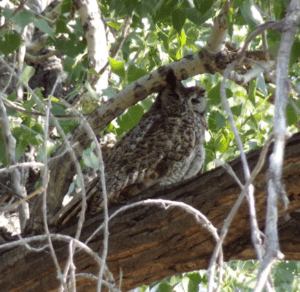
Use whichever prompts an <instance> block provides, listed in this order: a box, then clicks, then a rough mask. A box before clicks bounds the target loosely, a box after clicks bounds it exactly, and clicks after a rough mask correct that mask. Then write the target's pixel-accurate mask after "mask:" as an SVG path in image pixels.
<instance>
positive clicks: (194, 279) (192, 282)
mask: <svg viewBox="0 0 300 292" xmlns="http://www.w3.org/2000/svg"><path fill="white" fill-rule="evenodd" d="M187 277H188V278H189V284H188V291H189V292H198V285H199V283H200V282H202V279H201V277H200V275H199V273H198V272H191V273H189V274H188V275H187Z"/></svg>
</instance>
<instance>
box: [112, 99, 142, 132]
mask: <svg viewBox="0 0 300 292" xmlns="http://www.w3.org/2000/svg"><path fill="white" fill-rule="evenodd" d="M143 115H144V109H143V107H142V106H141V105H139V104H136V105H134V106H132V107H131V108H130V109H129V110H128V111H127V112H126V113H125V114H123V115H122V116H121V117H118V118H117V123H118V124H119V126H120V128H119V129H117V130H116V131H117V134H118V135H121V134H123V133H124V132H125V131H129V130H131V129H132V128H133V127H135V126H136V125H137V124H138V123H139V121H140V119H141V117H142V116H143Z"/></svg>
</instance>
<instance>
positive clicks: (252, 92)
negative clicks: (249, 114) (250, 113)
mask: <svg viewBox="0 0 300 292" xmlns="http://www.w3.org/2000/svg"><path fill="white" fill-rule="evenodd" d="M256 84H257V80H256V79H255V80H251V81H250V85H249V100H250V101H251V103H252V104H253V105H254V106H256V102H255V96H256Z"/></svg>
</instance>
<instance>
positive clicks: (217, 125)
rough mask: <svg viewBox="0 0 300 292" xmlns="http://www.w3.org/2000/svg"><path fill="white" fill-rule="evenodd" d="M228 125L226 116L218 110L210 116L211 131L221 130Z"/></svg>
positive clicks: (209, 125)
mask: <svg viewBox="0 0 300 292" xmlns="http://www.w3.org/2000/svg"><path fill="white" fill-rule="evenodd" d="M225 126H226V119H225V117H224V116H223V115H222V114H220V113H219V112H218V111H213V112H211V113H210V115H209V116H208V127H209V129H210V130H211V131H215V130H220V129H222V128H223V127H225Z"/></svg>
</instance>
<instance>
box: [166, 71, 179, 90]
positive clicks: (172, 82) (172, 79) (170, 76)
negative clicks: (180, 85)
mask: <svg viewBox="0 0 300 292" xmlns="http://www.w3.org/2000/svg"><path fill="white" fill-rule="evenodd" d="M166 81H167V83H168V85H169V86H170V87H171V88H172V89H175V88H176V87H177V78H176V76H175V74H174V71H173V69H170V70H169V71H168V72H167V78H166Z"/></svg>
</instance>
